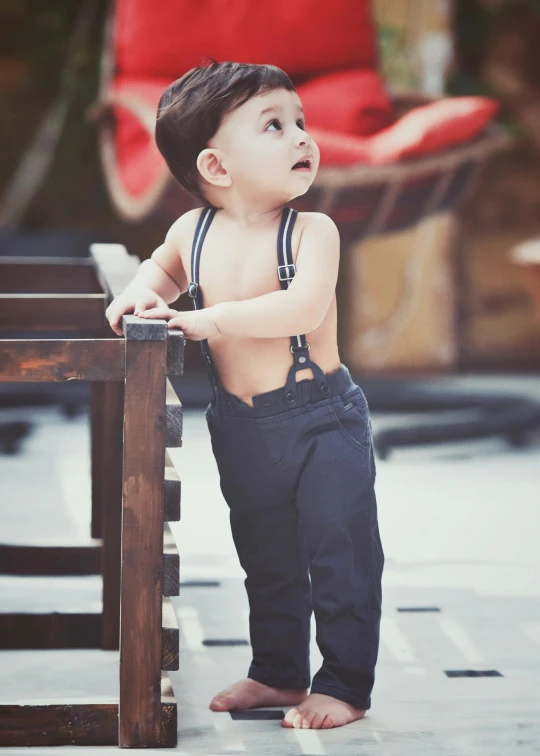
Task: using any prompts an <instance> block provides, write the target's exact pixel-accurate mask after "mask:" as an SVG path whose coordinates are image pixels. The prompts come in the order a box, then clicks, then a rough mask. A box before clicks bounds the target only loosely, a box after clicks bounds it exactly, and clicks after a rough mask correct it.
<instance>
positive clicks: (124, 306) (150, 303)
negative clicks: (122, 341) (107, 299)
mask: <svg viewBox="0 0 540 756" xmlns="http://www.w3.org/2000/svg"><path fill="white" fill-rule="evenodd" d="M151 307H165V308H166V307H167V303H166V302H165V300H164V299H162V298H161V297H160V296H158V295H157V294H156V293H155V291H152V289H141V290H140V291H139V292H137V293H133V294H132V293H130V292H129V291H125V292H124V293H123V294H120V295H119V296H117V297H116V298H115V299H113V301H112V302H111V303H110V305H109V306H108V307H107V309H106V310H105V317H106V318H107V319H108V321H109V324H110V326H111V328H112V329H113V331H114V332H115V333H116V334H118V336H122V335H123V333H122V329H121V327H120V323H121V321H122V315H125V314H126V313H128V312H133V314H134V315H139V314H140V312H142V311H143V310H149V309H150V308H151Z"/></svg>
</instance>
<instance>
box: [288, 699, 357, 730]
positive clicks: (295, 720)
mask: <svg viewBox="0 0 540 756" xmlns="http://www.w3.org/2000/svg"><path fill="white" fill-rule="evenodd" d="M365 713H366V709H355V707H354V706H351V705H350V704H348V703H345V701H340V700H339V699H338V698H333V697H332V696H326V695H324V694H323V693H310V695H309V696H307V697H306V698H305V699H304V700H303V701H302V703H301V704H300V705H299V706H296V707H295V708H294V709H290V710H289V711H288V712H287V713H286V714H285V719H282V720H281V726H282V727H296V728H301V729H303V730H307V729H314V730H318V729H321V728H322V729H328V728H330V727H342V726H343V725H346V724H349V722H354V721H355V720H356V719H362V717H363V716H364V714H365Z"/></svg>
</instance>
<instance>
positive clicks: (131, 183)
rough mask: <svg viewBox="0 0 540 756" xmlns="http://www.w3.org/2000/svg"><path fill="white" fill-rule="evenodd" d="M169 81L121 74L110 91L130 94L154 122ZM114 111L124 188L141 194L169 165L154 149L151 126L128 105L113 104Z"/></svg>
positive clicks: (119, 168) (166, 170) (117, 155)
mask: <svg viewBox="0 0 540 756" xmlns="http://www.w3.org/2000/svg"><path fill="white" fill-rule="evenodd" d="M169 84H170V80H169V79H130V78H129V77H122V76H121V77H119V78H118V79H116V80H115V81H114V82H113V84H112V87H111V91H112V92H113V93H115V94H118V95H122V96H125V97H129V98H132V99H133V100H134V101H135V103H137V104H139V106H143V107H146V108H148V110H149V112H150V114H151V116H152V120H153V121H154V122H155V117H156V111H157V106H158V103H159V98H160V97H161V95H162V93H163V91H164V90H165V89H166V88H167V87H168V85H169ZM114 113H115V117H116V129H115V148H116V167H117V170H118V174H119V177H120V180H121V182H122V185H123V188H124V190H125V191H126V192H127V193H128V194H130V195H131V196H132V197H140V196H142V195H143V194H145V192H147V191H148V190H149V189H150V188H151V187H152V186H153V185H154V184H155V183H156V181H158V180H159V178H160V177H161V176H162V175H163V173H164V172H168V170H169V169H168V168H167V165H166V163H165V161H164V159H163V157H162V156H161V154H160V152H159V151H158V149H157V146H156V143H155V140H154V134H153V130H152V133H148V131H147V129H145V128H144V126H143V125H142V124H141V121H140V119H139V118H138V117H137V116H136V115H134V114H133V112H132V111H131V110H130V109H129V107H127V106H126V107H122V106H115V108H114Z"/></svg>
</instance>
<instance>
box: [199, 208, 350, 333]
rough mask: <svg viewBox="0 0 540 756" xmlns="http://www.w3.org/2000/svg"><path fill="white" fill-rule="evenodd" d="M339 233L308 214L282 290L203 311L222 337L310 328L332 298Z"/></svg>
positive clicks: (327, 222) (329, 221)
mask: <svg viewBox="0 0 540 756" xmlns="http://www.w3.org/2000/svg"><path fill="white" fill-rule="evenodd" d="M338 268H339V231H338V229H337V226H336V224H335V223H334V221H333V220H332V219H331V218H329V217H328V215H324V213H310V214H309V216H308V218H307V221H306V224H305V226H304V229H303V231H302V234H301V237H300V244H299V247H298V254H297V259H296V274H295V276H294V278H293V279H292V281H291V282H290V284H289V287H288V288H287V289H282V290H281V291H272V292H270V293H269V294H263V295H262V296H260V297H255V298H254V299H245V300H241V301H234V302H221V303H219V304H217V305H213V306H212V307H209V308H207V310H206V312H207V314H208V315H209V316H210V317H211V318H212V320H213V321H214V323H215V325H216V328H217V330H218V331H219V332H220V333H221V334H223V335H225V336H244V337H246V338H249V337H254V338H264V337H266V338H276V337H279V336H296V335H298V334H304V333H310V332H311V331H313V330H315V328H317V327H318V326H319V325H320V323H321V322H322V320H323V318H324V316H325V315H326V313H327V311H328V308H329V306H330V303H331V302H332V297H333V296H334V292H335V288H336V283H337V277H338Z"/></svg>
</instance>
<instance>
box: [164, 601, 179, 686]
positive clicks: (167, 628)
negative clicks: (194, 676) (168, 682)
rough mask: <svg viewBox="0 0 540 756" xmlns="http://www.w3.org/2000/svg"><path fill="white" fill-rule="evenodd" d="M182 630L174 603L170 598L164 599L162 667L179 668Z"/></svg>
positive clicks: (168, 670)
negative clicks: (180, 629) (179, 626)
mask: <svg viewBox="0 0 540 756" xmlns="http://www.w3.org/2000/svg"><path fill="white" fill-rule="evenodd" d="M179 664H180V631H179V629H178V621H177V619H176V615H175V613H174V608H173V605H172V603H171V601H170V599H168V598H164V599H163V615H162V657H161V669H162V670H164V671H166V672H171V671H174V670H177V669H179Z"/></svg>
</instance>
